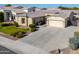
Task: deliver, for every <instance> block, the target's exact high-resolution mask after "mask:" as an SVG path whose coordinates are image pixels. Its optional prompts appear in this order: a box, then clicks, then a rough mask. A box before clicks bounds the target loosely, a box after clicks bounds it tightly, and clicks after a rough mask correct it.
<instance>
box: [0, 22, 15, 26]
mask: <svg viewBox="0 0 79 59" xmlns="http://www.w3.org/2000/svg"><path fill="white" fill-rule="evenodd" d="M0 25H1V26H13V25H14V24H13V23H7V22H3V23H1V24H0Z"/></svg>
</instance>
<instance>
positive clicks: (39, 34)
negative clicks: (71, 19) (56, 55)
mask: <svg viewBox="0 0 79 59" xmlns="http://www.w3.org/2000/svg"><path fill="white" fill-rule="evenodd" d="M76 29H77V28H76V27H68V28H64V29H61V28H54V27H42V28H40V29H39V30H38V31H36V32H33V33H31V34H30V35H29V36H26V37H24V38H22V39H19V40H17V41H13V40H11V39H8V38H5V37H2V36H0V45H2V46H4V47H6V48H8V49H10V50H12V51H14V52H16V53H19V54H21V53H23V54H24V53H25V54H47V53H49V52H50V51H51V50H56V49H58V48H60V49H62V48H66V47H68V40H69V38H70V37H73V33H74V31H76Z"/></svg>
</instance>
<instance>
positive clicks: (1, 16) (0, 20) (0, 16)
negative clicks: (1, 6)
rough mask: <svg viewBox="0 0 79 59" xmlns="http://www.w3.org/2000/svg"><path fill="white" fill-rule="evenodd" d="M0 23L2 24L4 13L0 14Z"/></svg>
mask: <svg viewBox="0 0 79 59" xmlns="http://www.w3.org/2000/svg"><path fill="white" fill-rule="evenodd" d="M0 22H4V12H0Z"/></svg>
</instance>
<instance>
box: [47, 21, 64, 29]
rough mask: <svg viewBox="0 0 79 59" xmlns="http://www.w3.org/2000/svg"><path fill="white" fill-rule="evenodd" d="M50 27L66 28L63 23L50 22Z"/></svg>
mask: <svg viewBox="0 0 79 59" xmlns="http://www.w3.org/2000/svg"><path fill="white" fill-rule="evenodd" d="M48 25H49V26H52V27H61V28H64V27H65V26H64V22H63V21H49V23H48Z"/></svg>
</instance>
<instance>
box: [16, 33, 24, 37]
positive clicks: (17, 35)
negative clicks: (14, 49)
mask: <svg viewBox="0 0 79 59" xmlns="http://www.w3.org/2000/svg"><path fill="white" fill-rule="evenodd" d="M23 36H24V35H23V33H22V32H18V33H17V34H16V37H17V38H21V37H23Z"/></svg>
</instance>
